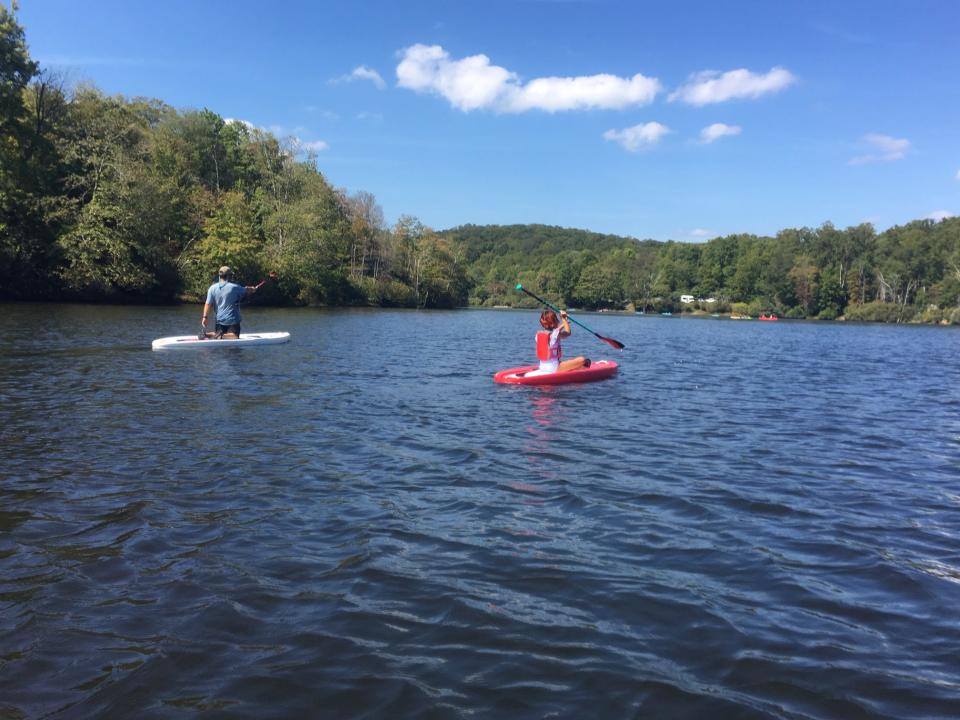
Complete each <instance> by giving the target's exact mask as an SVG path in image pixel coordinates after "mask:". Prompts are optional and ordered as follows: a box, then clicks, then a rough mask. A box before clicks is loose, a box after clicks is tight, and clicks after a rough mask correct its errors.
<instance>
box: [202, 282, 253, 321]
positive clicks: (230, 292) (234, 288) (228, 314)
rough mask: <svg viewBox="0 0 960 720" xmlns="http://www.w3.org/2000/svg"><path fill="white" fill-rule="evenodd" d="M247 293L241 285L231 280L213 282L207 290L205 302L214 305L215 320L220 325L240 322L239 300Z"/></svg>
mask: <svg viewBox="0 0 960 720" xmlns="http://www.w3.org/2000/svg"><path fill="white" fill-rule="evenodd" d="M246 294H247V289H246V288H245V287H243V286H242V285H237V284H236V283H232V282H215V283H214V284H213V285H211V286H210V289H209V290H207V303H208V304H209V305H216V307H217V322H218V323H220V324H221V325H239V324H240V300H242V299H243V297H244V295H246Z"/></svg>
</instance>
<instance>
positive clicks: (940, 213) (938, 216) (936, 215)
mask: <svg viewBox="0 0 960 720" xmlns="http://www.w3.org/2000/svg"><path fill="white" fill-rule="evenodd" d="M952 217H956V216H955V215H954V214H953V213H952V212H950V211H949V210H934V211H933V212H932V213H930V214H929V215H927V217H926V219H927V220H933V221H934V222H940V221H941V220H946V219H947V218H952Z"/></svg>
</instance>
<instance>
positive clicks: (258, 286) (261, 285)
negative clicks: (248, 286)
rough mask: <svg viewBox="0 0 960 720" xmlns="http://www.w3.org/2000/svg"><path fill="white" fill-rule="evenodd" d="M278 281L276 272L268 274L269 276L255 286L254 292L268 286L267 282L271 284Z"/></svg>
mask: <svg viewBox="0 0 960 720" xmlns="http://www.w3.org/2000/svg"><path fill="white" fill-rule="evenodd" d="M276 279H277V274H276V273H275V272H268V273H267V276H266V277H265V278H264V279H263V280H261V281H260V282H259V283H257V284H256V285H255V286H254V290H259V289H260V288H262V287H263V286H264V285H266V284H267V282H269V281H270V280H276Z"/></svg>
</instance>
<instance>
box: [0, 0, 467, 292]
mask: <svg viewBox="0 0 960 720" xmlns="http://www.w3.org/2000/svg"><path fill="white" fill-rule="evenodd" d="M0 58H2V59H3V62H2V63H0V296H3V297H7V298H20V299H84V300H101V301H170V300H173V299H176V298H190V299H195V298H199V297H200V296H201V294H202V293H203V292H204V291H205V288H206V286H207V285H208V284H209V283H210V282H211V281H212V280H213V279H214V274H215V272H216V268H217V267H218V266H220V265H223V264H229V265H231V266H233V267H235V268H236V269H237V277H238V279H239V280H241V281H243V282H248V283H250V282H255V281H256V280H258V279H259V278H261V277H262V276H263V275H264V273H266V272H268V271H276V272H277V273H278V274H279V278H280V279H279V282H278V283H277V284H276V285H275V286H271V288H270V291H269V292H268V293H267V295H268V297H267V298H265V299H267V300H268V301H272V302H277V303H296V304H306V303H325V304H348V303H371V304H383V305H403V306H432V307H450V306H457V305H463V304H465V303H466V298H467V284H466V277H465V275H464V272H463V269H462V267H461V265H460V264H459V262H458V260H457V258H456V256H455V255H454V254H453V253H452V251H451V248H450V246H449V244H448V243H447V241H446V240H444V239H443V238H440V237H438V236H437V235H435V234H434V233H433V232H432V231H430V230H429V229H428V228H426V227H424V226H423V225H422V224H421V223H420V222H419V221H418V220H416V218H412V217H402V218H401V219H400V220H399V222H397V223H396V224H395V226H394V227H392V228H389V229H388V228H387V227H386V226H385V224H384V218H383V213H382V211H381V210H380V208H379V207H378V205H377V203H376V200H375V198H374V197H373V196H372V195H371V194H369V193H366V192H358V193H355V194H348V193H347V192H345V191H343V190H340V189H337V188H335V187H333V186H332V185H331V184H330V183H329V181H328V180H327V178H326V177H325V176H324V175H323V174H322V173H321V172H320V171H319V170H318V169H317V166H316V159H315V158H314V157H311V156H309V155H307V154H304V153H302V152H300V148H299V147H297V145H296V143H295V142H293V141H286V142H284V141H280V140H278V139H277V138H275V137H274V136H273V135H271V134H270V133H268V132H265V131H263V130H260V129H258V128H254V127H250V126H249V125H247V124H245V123H242V122H225V121H224V119H223V118H222V117H220V116H219V115H217V114H216V113H214V112H211V111H209V110H199V111H194V110H190V111H185V112H180V111H177V110H175V109H174V108H172V107H170V106H168V105H166V104H165V103H163V102H161V101H159V100H152V99H145V98H124V97H107V96H105V95H103V94H102V93H101V92H99V91H98V90H97V89H95V88H92V87H78V88H68V87H66V86H65V85H64V83H63V82H62V81H61V80H60V79H58V78H57V77H56V76H55V75H51V74H49V73H47V72H44V71H42V70H41V69H40V68H39V67H38V66H37V64H36V63H35V62H33V61H32V60H31V59H30V56H29V53H28V50H27V46H26V43H25V40H24V36H23V31H22V29H21V28H20V27H19V26H18V24H17V23H16V20H15V18H14V17H13V16H12V15H11V14H10V13H9V12H8V11H7V9H6V8H5V7H4V6H2V5H0Z"/></svg>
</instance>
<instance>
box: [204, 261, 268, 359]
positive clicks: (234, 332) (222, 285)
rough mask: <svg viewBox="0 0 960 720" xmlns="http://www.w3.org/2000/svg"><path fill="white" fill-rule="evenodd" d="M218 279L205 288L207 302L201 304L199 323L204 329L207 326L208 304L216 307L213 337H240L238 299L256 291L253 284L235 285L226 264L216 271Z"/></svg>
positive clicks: (231, 272) (231, 271)
mask: <svg viewBox="0 0 960 720" xmlns="http://www.w3.org/2000/svg"><path fill="white" fill-rule="evenodd" d="M217 274H218V275H219V277H220V279H219V280H218V281H217V282H215V283H214V284H213V285H211V286H210V288H209V289H208V290H207V302H206V304H204V306H203V317H202V318H201V319H200V324H201V325H202V326H203V328H204V331H206V327H207V315H208V314H209V312H210V306H211V305H213V306H216V308H217V325H216V332H215V333H214V335H213V336H214V337H215V338H216V339H217V340H219V339H221V338H223V337H227V338H239V337H240V301H241V300H242V299H243V298H245V297H246V296H247V295H248V294H252V293H255V292H256V291H257V288H256V286H254V285H246V286H242V285H237V284H236V283H234V282H232V281H233V270H231V269H230V268H229V267H228V266H227V265H224V266H223V267H222V268H220V270H219V272H218V273H217Z"/></svg>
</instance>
